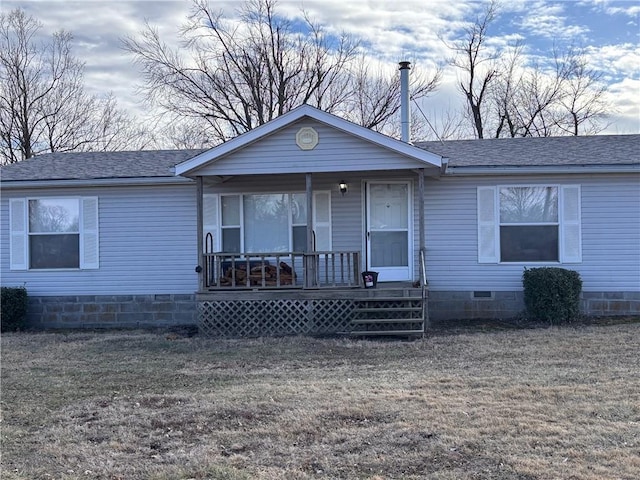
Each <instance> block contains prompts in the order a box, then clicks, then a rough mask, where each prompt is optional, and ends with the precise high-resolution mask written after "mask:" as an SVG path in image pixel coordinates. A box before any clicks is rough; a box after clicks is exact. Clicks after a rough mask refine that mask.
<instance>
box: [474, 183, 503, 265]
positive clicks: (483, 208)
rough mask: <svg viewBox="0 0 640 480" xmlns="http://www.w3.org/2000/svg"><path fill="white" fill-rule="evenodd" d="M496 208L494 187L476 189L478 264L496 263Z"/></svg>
mask: <svg viewBox="0 0 640 480" xmlns="http://www.w3.org/2000/svg"><path fill="white" fill-rule="evenodd" d="M498 224H499V222H498V208H497V205H496V188H495V187H478V263H498V262H499V258H500V256H499V255H498V245H499V242H498Z"/></svg>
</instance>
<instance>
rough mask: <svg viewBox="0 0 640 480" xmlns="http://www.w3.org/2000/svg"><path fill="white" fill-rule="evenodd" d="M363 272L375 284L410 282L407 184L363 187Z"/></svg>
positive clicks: (378, 184)
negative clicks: (373, 278) (370, 273)
mask: <svg viewBox="0 0 640 480" xmlns="http://www.w3.org/2000/svg"><path fill="white" fill-rule="evenodd" d="M366 190H367V195H366V198H367V234H366V244H367V269H368V270H373V271H376V272H379V276H378V281H381V282H385V281H402V280H410V279H411V267H412V265H413V263H412V262H413V256H412V248H411V244H412V242H411V184H410V183H409V182H368V183H367V189H366Z"/></svg>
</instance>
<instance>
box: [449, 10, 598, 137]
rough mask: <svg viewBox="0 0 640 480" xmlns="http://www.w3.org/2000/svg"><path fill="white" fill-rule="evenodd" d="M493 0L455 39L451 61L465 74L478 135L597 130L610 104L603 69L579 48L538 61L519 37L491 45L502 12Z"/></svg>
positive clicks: (464, 84)
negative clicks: (494, 25)
mask: <svg viewBox="0 0 640 480" xmlns="http://www.w3.org/2000/svg"><path fill="white" fill-rule="evenodd" d="M498 9H499V5H498V3H497V2H496V1H495V0H492V1H491V3H489V4H488V5H487V6H486V8H485V9H484V10H483V13H482V14H481V15H480V16H478V17H477V18H476V19H475V21H473V22H472V23H471V24H470V26H469V27H467V28H466V29H465V30H464V32H463V35H462V38H461V39H460V40H459V41H457V42H455V43H453V44H452V45H449V47H450V48H451V49H452V50H453V51H454V52H455V53H456V56H455V57H454V59H452V60H451V61H450V64H451V65H452V66H454V67H457V68H458V69H459V70H461V71H462V73H463V74H464V76H463V79H462V80H461V81H460V84H459V88H460V90H461V92H462V93H463V94H464V96H465V100H466V102H465V104H466V106H467V111H468V113H469V115H470V116H471V118H472V124H473V127H474V133H475V136H476V137H477V138H484V137H486V136H494V137H496V138H498V137H503V136H509V137H519V136H552V135H579V134H593V133H597V132H599V131H601V130H602V129H603V128H604V127H603V126H602V125H601V120H602V119H604V118H605V117H606V112H607V109H608V108H610V107H609V105H608V104H607V102H606V100H605V95H606V87H605V85H604V84H603V83H602V82H601V78H602V75H601V74H600V73H599V72H597V71H595V70H593V69H591V68H589V66H588V63H587V61H586V58H585V56H584V55H583V54H581V53H580V52H578V51H576V50H575V49H574V48H571V47H570V48H567V49H566V50H565V51H564V52H563V53H561V51H560V50H559V49H556V50H555V51H554V52H553V53H554V54H553V57H552V61H551V62H550V63H546V64H545V63H542V62H541V61H540V60H538V61H535V62H533V63H531V62H530V60H529V59H528V58H527V57H526V56H525V54H524V52H525V49H524V45H523V44H522V43H520V42H517V43H516V44H515V45H511V46H509V47H506V48H504V49H502V50H500V51H492V50H491V48H490V47H489V45H488V41H489V37H488V29H489V26H490V24H491V22H492V21H493V20H494V19H495V17H496V15H497V14H498Z"/></svg>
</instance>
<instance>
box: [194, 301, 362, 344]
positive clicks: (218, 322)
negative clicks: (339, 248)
mask: <svg viewBox="0 0 640 480" xmlns="http://www.w3.org/2000/svg"><path fill="white" fill-rule="evenodd" d="M353 309H354V302H353V300H351V299H277V300H276V299H274V300H216V301H199V302H198V321H199V327H200V332H202V333H203V334H205V335H208V336H212V337H262V336H282V335H322V334H333V333H340V332H346V331H348V330H349V328H350V322H351V318H352V313H353Z"/></svg>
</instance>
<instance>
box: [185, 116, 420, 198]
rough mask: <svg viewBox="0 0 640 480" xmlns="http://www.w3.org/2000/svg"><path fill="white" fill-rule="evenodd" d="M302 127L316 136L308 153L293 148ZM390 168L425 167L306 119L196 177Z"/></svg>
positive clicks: (400, 155) (220, 162) (209, 167)
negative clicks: (316, 140) (315, 140)
mask: <svg viewBox="0 0 640 480" xmlns="http://www.w3.org/2000/svg"><path fill="white" fill-rule="evenodd" d="M303 127H312V128H314V129H315V130H316V131H317V133H318V137H319V140H318V145H317V146H316V147H315V148H314V149H312V150H301V149H300V148H299V147H298V146H297V145H296V134H297V133H298V131H299V130H300V128H303ZM421 153H424V152H421ZM390 166H393V168H397V169H400V168H406V169H413V168H421V167H425V164H424V163H422V162H421V161H419V160H416V159H413V158H409V157H407V156H405V155H402V154H400V153H397V152H393V151H391V150H388V149H386V148H383V147H381V146H379V145H375V144H372V143H370V142H367V141H365V140H363V139H361V138H358V137H356V136H354V135H352V134H349V133H347V132H343V131H341V130H338V129H335V128H332V127H330V126H328V125H324V124H322V123H319V122H315V121H312V120H308V119H306V120H302V121H299V122H296V123H294V124H293V125H289V126H287V127H285V128H283V129H282V130H281V131H279V132H275V133H273V134H272V135H270V136H268V137H266V138H263V139H261V140H260V142H256V143H254V144H251V145H247V146H246V147H244V148H242V149H240V150H238V151H236V152H232V153H230V154H229V155H227V156H225V157H224V158H220V159H218V160H216V161H215V162H212V163H211V164H209V165H207V166H204V167H202V168H201V169H199V170H198V175H220V176H226V175H262V174H289V173H302V174H304V173H308V172H312V173H314V174H316V173H331V174H332V173H333V172H362V171H366V172H372V171H376V170H389V167H390ZM336 180H337V181H339V180H340V178H337V179H336ZM347 195H349V194H347Z"/></svg>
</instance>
